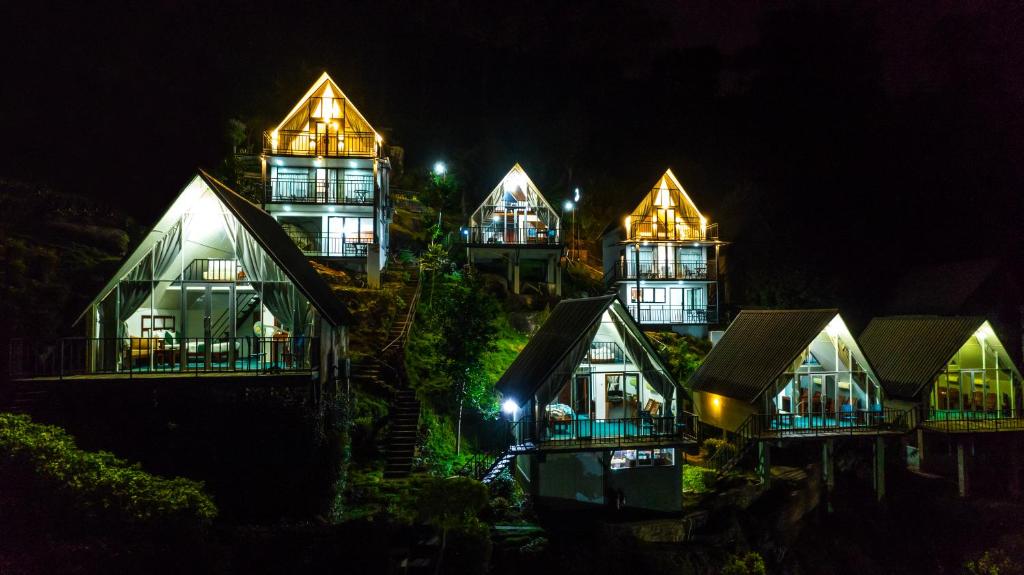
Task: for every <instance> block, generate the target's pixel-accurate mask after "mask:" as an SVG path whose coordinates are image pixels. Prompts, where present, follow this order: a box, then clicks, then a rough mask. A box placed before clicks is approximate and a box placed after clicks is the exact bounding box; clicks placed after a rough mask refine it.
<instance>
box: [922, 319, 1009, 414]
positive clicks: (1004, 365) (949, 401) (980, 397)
mask: <svg viewBox="0 0 1024 575" xmlns="http://www.w3.org/2000/svg"><path fill="white" fill-rule="evenodd" d="M1019 386H1020V380H1019V378H1018V376H1017V375H1016V373H1015V370H1014V369H1013V366H1012V364H1011V363H1010V359H1009V357H1008V356H1007V355H1006V353H1005V351H1004V350H1003V349H1002V345H1001V344H1000V343H999V341H998V340H997V339H996V338H995V336H994V335H992V334H991V331H990V330H986V329H985V328H983V329H981V330H979V331H978V333H976V334H975V335H974V336H973V337H971V338H970V339H969V340H968V341H967V342H966V343H964V345H963V346H961V347H960V349H959V350H958V351H957V352H956V353H955V354H953V357H951V358H950V359H949V362H948V363H947V364H946V366H945V367H944V368H943V369H942V371H941V372H940V373H939V374H938V375H937V376H936V377H935V381H934V383H933V384H932V388H931V391H930V396H929V401H928V404H929V406H930V407H931V410H930V412H929V417H931V418H934V419H960V418H963V417H970V418H996V417H1016V416H1017V415H1018V411H1019V410H1018V408H1017V401H1018V396H1019V389H1018V387H1019Z"/></svg>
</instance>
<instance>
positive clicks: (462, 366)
mask: <svg viewBox="0 0 1024 575" xmlns="http://www.w3.org/2000/svg"><path fill="white" fill-rule="evenodd" d="M439 303H440V305H439V306H438V309H437V311H436V315H435V318H436V320H437V321H438V323H439V327H440V330H439V331H440V333H441V338H440V340H439V341H438V346H439V349H438V352H439V355H440V356H441V357H443V358H444V360H443V362H442V366H443V367H442V369H443V370H444V372H445V374H446V375H447V376H448V377H449V378H450V380H451V382H452V389H453V391H454V392H455V400H456V403H457V404H458V425H457V429H456V436H455V452H456V453H460V452H461V450H462V408H463V404H464V403H465V399H466V391H467V387H468V386H469V385H470V384H471V383H472V382H473V381H479V378H474V377H473V376H474V374H477V373H479V368H480V365H481V360H482V357H483V354H484V353H485V352H488V351H491V350H492V349H493V348H494V338H495V334H496V331H497V327H496V326H495V323H494V319H495V318H496V317H497V315H498V303H497V302H496V301H495V300H494V297H493V296H491V295H490V294H489V293H487V291H486V290H485V289H484V288H483V286H482V285H481V281H480V279H479V278H478V277H477V276H476V274H474V273H473V272H472V271H470V272H467V273H464V274H462V275H461V276H460V277H459V279H458V280H457V281H455V282H454V283H453V284H452V285H451V286H450V288H449V290H448V292H447V294H446V297H445V298H444V300H443V301H441V302H439Z"/></svg>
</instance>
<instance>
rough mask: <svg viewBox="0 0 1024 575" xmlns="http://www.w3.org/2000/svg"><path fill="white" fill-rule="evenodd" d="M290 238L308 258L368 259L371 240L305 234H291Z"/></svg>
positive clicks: (337, 235) (342, 235)
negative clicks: (367, 254)
mask: <svg viewBox="0 0 1024 575" xmlns="http://www.w3.org/2000/svg"><path fill="white" fill-rule="evenodd" d="M288 236H289V237H290V238H291V239H292V241H293V242H295V245H296V246H297V247H298V248H299V250H301V251H302V253H303V254H304V255H306V256H311V257H323V258H327V257H332V258H356V257H360V258H361V257H366V253H367V250H368V248H369V246H370V244H372V243H373V240H372V239H371V238H367V237H365V236H346V235H344V234H316V233H305V232H289V233H288Z"/></svg>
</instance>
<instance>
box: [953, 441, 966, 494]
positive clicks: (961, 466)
mask: <svg viewBox="0 0 1024 575" xmlns="http://www.w3.org/2000/svg"><path fill="white" fill-rule="evenodd" d="M956 486H957V492H958V493H959V495H960V497H967V491H968V488H967V454H966V453H964V443H963V441H960V440H957V442H956Z"/></svg>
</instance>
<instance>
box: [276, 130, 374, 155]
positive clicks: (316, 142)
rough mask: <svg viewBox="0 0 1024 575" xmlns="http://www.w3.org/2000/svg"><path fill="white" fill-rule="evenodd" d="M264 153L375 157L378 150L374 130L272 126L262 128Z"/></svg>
mask: <svg viewBox="0 0 1024 575" xmlns="http://www.w3.org/2000/svg"><path fill="white" fill-rule="evenodd" d="M263 153H264V154H270V155H274V156H322V157H325V158H326V157H340V158H350V157H357V158H374V157H377V154H378V146H377V136H376V134H374V133H373V132H344V131H328V132H311V131H302V130H275V131H271V132H264V134H263Z"/></svg>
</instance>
